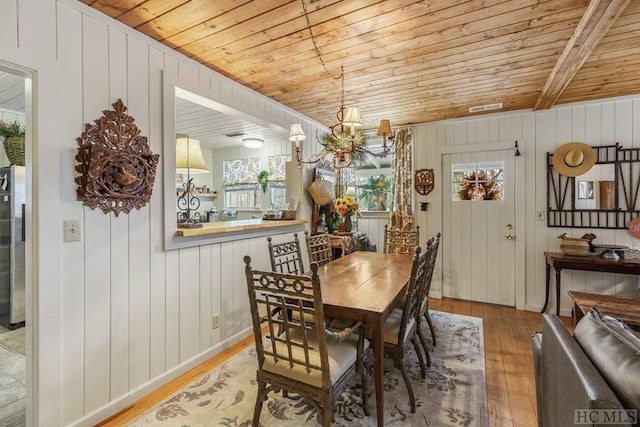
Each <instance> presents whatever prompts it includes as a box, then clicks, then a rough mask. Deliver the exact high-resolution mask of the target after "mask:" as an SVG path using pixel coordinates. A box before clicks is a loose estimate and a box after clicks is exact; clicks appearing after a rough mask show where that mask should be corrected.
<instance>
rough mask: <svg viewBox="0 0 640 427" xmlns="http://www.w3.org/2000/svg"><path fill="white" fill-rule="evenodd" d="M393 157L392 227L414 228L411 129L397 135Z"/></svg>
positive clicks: (401, 131)
mask: <svg viewBox="0 0 640 427" xmlns="http://www.w3.org/2000/svg"><path fill="white" fill-rule="evenodd" d="M395 144H396V154H395V157H394V159H393V179H392V182H391V205H390V209H389V223H390V224H391V228H392V229H396V230H411V229H413V149H412V144H411V130H410V129H401V130H399V131H398V133H397V135H396V142H395Z"/></svg>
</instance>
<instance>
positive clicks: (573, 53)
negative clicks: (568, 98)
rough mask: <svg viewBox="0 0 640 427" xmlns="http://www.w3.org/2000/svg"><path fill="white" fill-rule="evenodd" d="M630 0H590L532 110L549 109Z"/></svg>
mask: <svg viewBox="0 0 640 427" xmlns="http://www.w3.org/2000/svg"><path fill="white" fill-rule="evenodd" d="M630 1H631V0H591V2H590V3H589V6H588V7H587V10H586V11H585V13H584V15H583V17H582V19H581V20H580V23H579V24H578V26H577V27H576V30H575V32H574V34H573V36H572V37H571V39H570V40H569V42H568V43H567V46H566V47H565V49H564V51H563V52H562V55H560V58H559V59H558V62H557V63H556V65H555V67H554V68H553V70H552V71H551V74H550V75H549V77H548V78H547V82H546V83H545V85H544V87H543V89H542V92H541V93H540V96H539V97H538V100H537V101H536V103H535V105H534V107H533V109H534V110H540V109H547V108H550V107H551V106H552V105H553V104H554V103H555V102H556V100H557V99H558V98H559V97H560V95H561V94H562V92H563V91H564V89H565V88H566V87H567V85H568V84H569V83H570V82H571V80H572V79H573V77H574V76H575V75H576V73H577V72H578V70H579V69H580V67H582V64H584V62H585V61H586V60H587V58H588V57H589V55H590V54H591V52H593V50H594V49H595V47H596V46H597V45H598V42H600V40H601V39H602V38H603V37H604V36H605V35H606V34H607V32H608V31H609V29H610V28H611V26H612V25H613V23H614V22H615V21H616V19H617V18H618V17H619V16H620V15H621V14H622V12H623V11H624V9H625V8H626V7H627V6H628V5H629V2H630Z"/></svg>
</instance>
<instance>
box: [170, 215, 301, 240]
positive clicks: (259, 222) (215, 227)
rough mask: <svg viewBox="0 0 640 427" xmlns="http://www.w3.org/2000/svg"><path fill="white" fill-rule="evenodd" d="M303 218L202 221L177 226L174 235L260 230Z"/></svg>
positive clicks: (291, 223) (295, 221)
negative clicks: (191, 224) (196, 225)
mask: <svg viewBox="0 0 640 427" xmlns="http://www.w3.org/2000/svg"><path fill="white" fill-rule="evenodd" d="M306 223H307V220H305V219H291V220H266V219H260V218H258V219H239V220H232V221H216V222H204V223H202V228H178V229H177V230H176V236H179V237H190V236H206V235H215V234H220V233H228V232H234V231H247V230H262V229H269V228H278V227H288V226H291V225H301V224H306Z"/></svg>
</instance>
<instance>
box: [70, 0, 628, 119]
mask: <svg viewBox="0 0 640 427" xmlns="http://www.w3.org/2000/svg"><path fill="white" fill-rule="evenodd" d="M81 1H83V2H85V3H87V4H88V5H90V6H91V7H93V8H95V9H98V10H100V11H102V12H104V13H106V14H107V15H109V16H111V17H113V18H115V19H117V20H119V21H121V22H123V23H124V24H126V25H128V26H130V27H133V28H135V29H137V30H139V31H141V32H142V33H144V34H147V35H148V36H150V37H152V38H154V39H156V40H158V41H160V42H161V43H163V44H165V45H167V46H169V47H171V48H173V49H176V50H177V51H179V52H182V53H183V54H185V55H187V56H188V57H190V58H193V59H194V60H196V61H198V62H200V63H202V64H204V65H206V66H207V67H209V68H211V69H213V70H216V71H218V72H220V73H221V74H223V75H225V76H227V77H229V78H231V79H233V80H235V81H237V82H239V83H241V84H243V85H246V86H248V87H250V88H252V89H255V90H256V91H258V92H260V93H262V94H264V95H266V96H268V97H271V98H273V99H275V100H277V101H279V102H281V103H282V104H284V105H287V106H288V107H290V108H293V109H295V110H297V111H300V112H302V113H304V114H306V115H308V116H309V117H311V118H313V119H315V120H317V121H319V122H320V123H323V124H325V125H327V126H331V125H333V124H335V123H336V116H335V114H336V112H337V111H338V109H339V107H340V80H338V79H335V77H336V76H338V75H339V74H340V70H341V67H344V90H345V95H344V98H345V105H346V106H350V105H357V106H359V107H360V109H361V114H362V118H363V121H364V125H365V127H364V128H365V129H373V128H376V127H377V124H378V122H379V121H380V119H383V118H387V119H390V120H391V122H392V124H393V125H394V126H399V125H407V124H412V123H424V122H430V121H434V120H442V119H449V118H455V117H463V116H469V115H471V114H472V113H470V112H469V108H470V107H472V106H481V105H486V104H495V103H500V102H502V103H503V108H502V111H508V110H518V109H528V108H549V107H550V106H552V105H554V104H558V103H566V102H575V101H586V100H593V99H598V98H605V97H612V96H620V95H630V94H638V93H640V37H639V36H640V1H637V0H635V1H630V0H592V1H590V2H589V1H587V0H548V1H545V0H482V1H480V0H430V1H427V0H424V1H416V0H382V1H377V0H343V1H340V0H304V2H303V1H302V0H254V1H250V0H215V1H211V0H81ZM305 7H306V9H307V12H308V13H307V16H305V13H304V8H305ZM307 17H308V21H309V24H310V28H311V31H312V32H313V35H314V36H315V42H316V43H315V46H316V47H317V50H316V48H315V47H314V39H313V38H312V37H311V35H310V31H309V27H308V25H307ZM318 52H319V53H320V55H318ZM475 114H478V113H475ZM480 114H482V113H480Z"/></svg>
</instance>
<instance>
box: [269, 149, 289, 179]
mask: <svg viewBox="0 0 640 427" xmlns="http://www.w3.org/2000/svg"><path fill="white" fill-rule="evenodd" d="M290 161H291V154H284V155H280V156H269V181H283V182H284V181H285V180H286V178H287V162H290Z"/></svg>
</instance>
